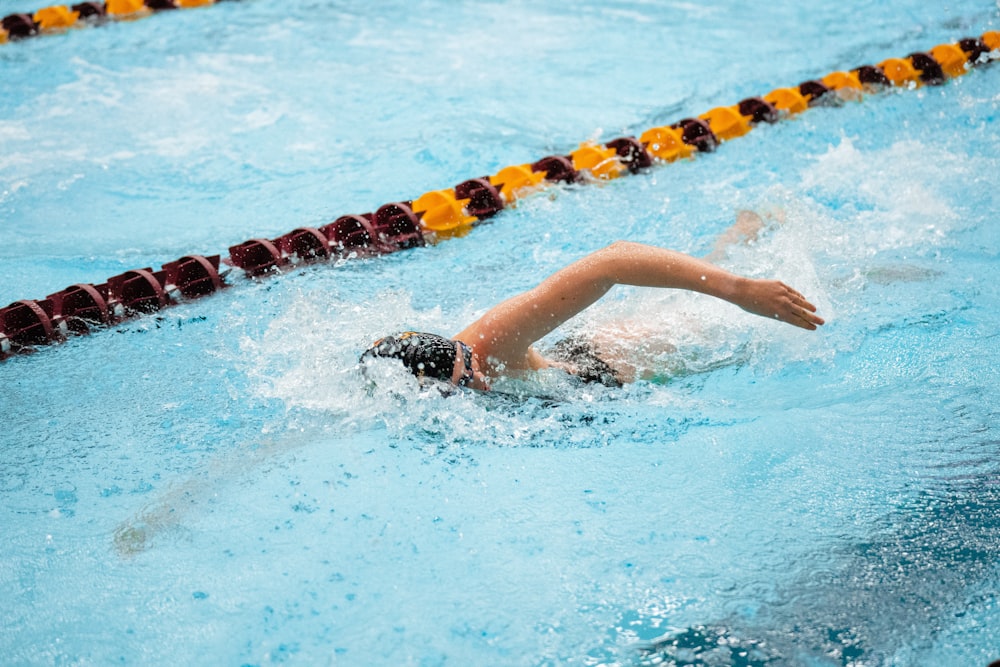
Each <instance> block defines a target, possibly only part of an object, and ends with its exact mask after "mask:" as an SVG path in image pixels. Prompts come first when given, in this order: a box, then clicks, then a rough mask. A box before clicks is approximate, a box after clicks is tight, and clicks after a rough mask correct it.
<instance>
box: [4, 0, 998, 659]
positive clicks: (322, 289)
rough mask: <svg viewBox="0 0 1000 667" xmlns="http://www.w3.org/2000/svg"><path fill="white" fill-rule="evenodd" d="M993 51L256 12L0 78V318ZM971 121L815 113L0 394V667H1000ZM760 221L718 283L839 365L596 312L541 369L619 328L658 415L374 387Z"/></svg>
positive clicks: (368, 11) (994, 203)
mask: <svg viewBox="0 0 1000 667" xmlns="http://www.w3.org/2000/svg"><path fill="white" fill-rule="evenodd" d="M290 5H291V6H290ZM36 8H37V3H29V2H22V1H21V0H8V1H7V2H5V4H4V11H5V12H13V11H20V10H23V11H30V10H33V9H36ZM998 26H1000V7H998V5H997V4H995V3H990V2H982V1H979V2H973V1H971V0H963V1H960V2H953V3H949V5H948V7H946V8H944V7H940V6H936V5H934V4H933V3H924V2H915V1H912V0H894V1H893V2H892V3H885V4H881V5H879V6H877V7H875V6H871V3H866V2H857V1H854V2H847V3H840V4H837V5H836V6H834V5H832V4H830V3H823V4H812V3H799V2H774V3H767V4H766V6H755V5H748V4H747V3H737V2H724V3H723V2H720V3H714V4H713V5H712V6H710V7H702V6H699V5H697V4H689V3H682V2H662V3H650V2H610V3H609V2H582V3H575V4H574V6H573V7H572V8H571V9H570V8H568V7H567V8H561V7H560V8H557V7H549V6H545V5H540V4H539V3H522V2H503V3H501V2H485V1H481V2H471V3H462V4H461V5H460V6H453V5H452V4H451V3H446V2H441V1H440V0H437V1H431V0H427V1H422V2H416V3H412V2H411V3H402V2H398V3H379V4H378V5H377V6H371V7H360V6H354V5H351V4H349V3H337V2H309V3H283V2H279V1H278V0H247V1H245V2H239V3H235V2H233V3H222V4H219V5H217V6H212V7H207V8H201V9H197V10H185V11H179V12H172V13H168V14H158V15H156V16H153V17H151V18H148V19H144V20H141V21H134V22H120V23H114V24H110V25H105V26H101V27H94V28H89V29H85V30H76V31H71V32H69V33H67V34H65V35H59V36H49V37H42V38H37V39H32V40H26V41H23V42H19V43H13V44H7V45H4V46H3V47H0V80H2V81H3V82H4V83H3V86H4V94H3V95H2V96H0V225H2V230H3V241H4V242H3V244H2V245H0V261H2V265H3V267H4V270H3V271H0V303H4V304H6V303H9V302H12V301H14V300H17V299H22V298H41V297H43V296H44V295H46V294H50V293H52V292H55V291H57V290H59V289H62V288H63V287H65V286H66V285H69V284H73V283H79V282H95V283H96V282H101V281H103V280H104V279H106V278H107V277H109V276H112V275H115V274H118V273H121V272H122V271H125V270H128V269H132V268H137V267H144V266H154V267H158V266H160V265H161V264H163V263H164V262H167V261H171V260H173V259H176V258H177V257H179V256H182V255H185V254H188V253H202V254H214V253H220V252H221V253H223V254H225V249H226V248H228V247H229V246H231V245H235V244H236V243H239V242H241V241H243V240H245V239H248V238H253V237H268V238H273V237H276V236H278V235H280V234H283V233H285V232H287V231H290V230H291V229H293V228H295V227H299V226H303V225H314V226H315V225H320V224H323V223H325V222H329V221H330V220H332V219H334V218H336V217H337V216H339V215H342V214H345V213H361V212H365V211H370V210H373V209H375V208H377V207H378V206H379V205H381V204H383V203H386V202H389V201H398V200H403V199H411V198H413V197H416V196H419V195H420V194H422V193H423V192H426V191H428V190H434V189H440V188H444V187H449V186H451V185H454V184H455V183H458V182H460V181H463V180H465V179H467V178H471V177H477V176H482V175H484V174H487V173H495V172H496V171H497V170H499V169H500V168H501V167H503V166H506V165H509V164H520V163H524V162H529V161H532V160H535V159H538V158H540V157H542V156H544V155H548V154H551V153H565V152H568V151H570V150H573V149H574V148H575V147H576V146H577V145H578V144H579V143H580V142H581V141H584V140H587V139H598V140H605V141H606V140H609V139H612V138H614V137H617V136H622V135H626V134H638V133H640V132H642V131H643V130H645V129H647V128H649V127H654V126H657V125H662V124H665V123H669V122H672V121H674V120H678V119H680V118H683V117H686V116H691V115H697V114H699V113H702V112H704V111H706V110H708V109H710V108H712V107H715V106H719V105H723V104H731V103H734V102H736V101H738V100H740V99H742V98H744V97H747V96H749V95H759V94H763V93H766V92H768V91H769V90H771V89H773V88H776V87H779V86H788V85H795V84H797V83H799V82H800V81H803V80H806V79H810V78H814V77H817V76H822V75H824V74H826V73H828V72H831V71H834V70H838V69H849V68H851V67H855V66H858V65H862V64H866V63H873V62H878V61H881V60H883V59H885V58H888V57H901V56H904V55H906V54H909V53H911V52H914V51H918V50H926V49H928V48H930V47H932V46H934V45H936V44H939V43H943V42H951V41H955V40H957V39H959V38H962V37H966V36H970V35H978V34H981V33H982V32H984V31H986V30H996V29H998ZM998 112H1000V66H997V65H995V64H994V65H992V66H989V67H982V68H978V69H976V70H975V71H973V72H971V73H969V74H968V75H966V76H964V77H960V78H958V79H955V80H952V81H950V82H948V83H947V84H946V85H944V86H940V87H923V88H920V89H919V90H894V91H887V92H885V93H881V94H878V95H874V96H868V97H866V98H865V99H864V100H863V101H861V102H855V103H847V104H843V105H840V106H835V107H828V108H815V109H811V110H809V111H808V112H807V113H805V114H802V115H800V116H797V117H795V118H793V119H789V120H787V121H784V122H781V123H779V124H776V125H773V126H767V127H760V128H758V129H756V130H754V131H753V132H751V133H750V134H748V135H746V136H744V137H742V138H740V139H737V140H734V141H732V142H731V143H726V144H724V145H723V146H722V147H720V149H719V150H718V152H716V153H714V154H711V155H704V156H701V157H699V158H698V159H696V160H693V161H688V162H681V163H674V164H671V165H665V166H662V167H657V168H654V169H652V170H650V171H649V172H648V173H642V174H639V175H635V176H630V177H627V178H621V179H617V180H614V181H611V182H608V183H605V184H601V185H577V186H561V187H557V188H550V189H548V190H546V191H544V192H541V193H538V194H536V195H533V196H531V197H529V198H526V199H524V200H522V201H521V202H520V203H519V204H518V206H517V207H516V208H512V209H508V210H506V211H504V212H502V213H501V214H500V215H498V216H497V217H496V218H494V219H493V220H492V221H491V223H490V224H486V225H482V226H479V227H477V228H476V229H474V230H473V231H472V232H471V233H470V234H468V235H467V236H464V237H462V238H456V239H452V240H448V241H446V242H441V243H438V244H435V245H431V246H428V247H426V248H422V249H417V250H412V251H407V252H402V253H397V254H393V255H387V256H384V257H379V258H374V259H368V260H357V261H348V262H344V263H342V264H339V265H333V264H320V265H313V266H309V267H305V268H299V269H297V270H293V271H289V272H287V273H284V274H282V275H279V276H275V277H272V278H267V279H262V280H250V279H245V278H240V277H238V276H235V275H233V276H232V278H233V279H232V282H233V283H234V286H233V287H232V288H231V289H227V290H224V291H223V292H221V293H219V294H216V295H214V296H211V297H208V298H205V299H200V300H194V301H190V302H186V303H184V304H182V305H179V306H176V307H173V308H170V309H168V310H165V311H162V312H161V313H159V314H157V315H153V316H148V317H145V318H140V319H136V320H130V321H128V322H126V323H123V324H122V325H120V326H117V327H114V328H112V329H108V330H105V331H101V332H97V333H95V334H92V335H90V336H85V337H79V338H74V339H71V340H70V341H68V342H67V343H65V344H61V345H57V346H51V347H48V348H45V349H42V350H39V351H38V352H37V353H35V354H31V355H21V356H17V357H12V358H10V359H8V360H6V361H4V362H2V363H0V415H2V416H0V419H2V428H0V517H2V518H0V525H2V526H3V534H4V539H3V541H2V544H3V546H0V590H2V591H3V593H2V594H0V595H2V598H0V600H2V602H3V604H2V606H0V655H3V656H4V660H3V661H4V662H5V663H8V664H108V663H125V664H271V663H279V662H287V663H289V664H344V665H480V664H482V665H485V664H490V665H563V664H576V665H647V664H649V665H653V664H661V665H662V664H679V665H686V664H704V665H728V664H733V665H785V664H788V665H817V666H819V665H929V664H935V665H986V664H987V663H988V662H990V661H991V660H994V659H997V658H1000V647H998V645H997V643H996V634H995V628H996V627H998V624H1000V602H998V599H997V593H996V591H997V589H998V584H1000V569H998V566H997V563H998V562H1000V559H998V557H1000V521H998V520H997V518H996V517H997V516H1000V473H998V471H1000V465H998V456H997V454H998V443H1000V435H998V427H997V414H998V401H997V398H996V387H997V386H998V385H1000V370H998V369H1000V336H998V331H1000V263H998V261H997V258H998V253H1000V230H998V227H997V225H996V218H997V211H1000V158H998V155H1000V132H998V128H1000V119H998ZM744 208H747V209H753V210H758V211H761V212H762V213H770V214H771V217H769V218H768V224H767V226H766V227H765V229H764V230H763V233H762V234H761V236H760V238H759V239H758V240H757V241H756V242H753V243H751V244H748V245H742V246H737V247H733V248H731V249H730V250H729V251H728V253H727V255H726V256H725V258H724V259H723V264H724V265H725V266H726V267H727V268H730V269H731V270H734V271H736V272H739V273H743V274H747V275H753V276H773V277H778V278H780V279H782V280H784V281H786V282H788V283H789V284H791V285H793V286H795V287H797V288H798V289H800V290H801V291H802V292H804V293H805V294H806V295H807V296H809V298H810V299H811V300H812V301H813V302H814V303H815V304H816V305H817V306H818V307H819V311H820V313H821V314H822V315H823V316H824V317H825V318H826V319H827V321H828V324H827V325H826V326H825V327H823V328H822V329H821V330H820V331H818V332H815V333H809V332H803V331H801V330H798V329H793V328H792V327H788V326H785V325H782V324H780V323H776V322H771V321H767V320H763V319H760V318H755V317H753V316H750V315H748V314H745V313H743V312H742V311H739V310H738V309H736V308H734V307H732V306H730V305H728V304H725V303H722V302H715V301H712V300H710V299H708V298H707V297H703V296H698V295H690V294H676V293H666V292H656V291H652V290H642V289H636V288H616V291H614V292H613V293H612V294H610V295H609V296H608V297H607V298H606V299H605V300H604V301H602V302H601V303H600V304H599V305H598V306H597V307H595V308H594V309H593V310H592V311H590V312H588V313H586V314H584V315H583V316H581V317H580V318H578V320H576V321H573V322H571V323H569V324H568V325H567V327H566V328H565V330H564V331H562V332H557V333H556V334H554V335H553V336H552V337H551V339H552V340H551V341H548V342H552V341H555V340H557V339H558V338H559V336H560V334H565V333H567V332H573V331H579V330H588V329H589V330H608V329H609V328H610V329H612V330H614V329H613V328H614V327H621V329H622V330H624V331H626V332H628V331H635V330H636V327H640V326H641V327H642V328H643V330H645V331H646V332H647V333H646V336H645V338H644V339H643V342H642V343H641V344H640V345H638V346H637V347H636V349H635V354H636V356H637V358H639V359H641V361H642V363H643V364H645V365H646V367H647V368H649V369H650V370H651V371H653V372H655V373H656V374H657V375H658V380H657V381H656V382H639V383H636V384H633V385H629V386H627V387H626V388H624V389H620V390H613V389H608V388H604V387H591V386H579V385H577V384H575V383H573V382H572V381H571V380H569V379H567V378H566V377H562V376H559V375H558V374H552V375H545V374H543V375H542V376H541V377H538V378H535V379H533V380H531V381H529V382H525V383H517V382H510V383H507V384H506V385H503V386H502V388H504V389H505V391H504V392H503V393H497V394H494V395H474V394H472V393H471V392H460V393H458V394H456V395H452V396H449V397H444V396H440V395H438V394H437V393H435V392H416V391H410V389H411V388H410V387H409V386H408V385H407V380H406V379H405V378H399V377H394V378H389V379H388V380H387V382H386V383H383V384H382V385H381V386H379V387H378V388H376V389H375V390H372V391H369V390H368V387H367V386H366V383H365V382H364V380H363V378H361V377H360V375H359V373H358V372H357V369H356V360H357V356H358V354H359V352H360V351H361V350H362V349H364V347H365V346H366V345H367V344H368V343H369V342H370V341H371V340H373V339H374V338H376V337H378V336H381V335H384V334H386V333H390V332H393V331H398V330H401V329H421V330H431V331H438V332H441V333H444V334H452V333H455V332H457V331H458V330H460V329H461V328H463V327H464V325H465V324H466V323H467V322H469V321H470V320H471V319H473V318H475V317H476V316H477V315H478V314H481V313H482V312H483V311H484V310H485V309H487V308H488V307H489V306H491V305H492V304H494V303H496V302H497V301H499V300H501V299H503V298H505V297H507V296H510V295H512V294H514V293H516V292H518V291H520V290H523V289H527V288H529V287H531V286H533V285H534V284H536V283H537V281H538V280H539V279H540V278H541V277H543V276H545V275H547V274H548V273H550V272H552V271H554V270H556V269H558V268H560V267H562V266H564V265H565V264H566V263H568V262H570V261H572V260H574V259H576V258H578V257H581V256H583V255H584V254H586V253H587V252H589V251H591V250H594V249H597V248H600V247H602V246H604V245H606V244H608V243H610V242H612V241H614V240H617V239H629V240H634V241H641V242H647V243H653V244H657V245H662V246H666V247H672V248H675V249H678V250H681V251H684V252H689V253H693V254H704V253H707V252H709V251H710V250H711V249H712V247H713V243H714V240H715V239H716V237H717V236H718V235H719V234H720V233H722V232H723V231H724V230H725V229H726V228H727V227H728V226H729V225H730V224H731V223H732V221H733V219H734V217H735V215H736V212H737V211H738V210H740V209H744ZM665 350H674V351H673V352H665Z"/></svg>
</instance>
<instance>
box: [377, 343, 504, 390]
mask: <svg viewBox="0 0 1000 667" xmlns="http://www.w3.org/2000/svg"><path fill="white" fill-rule="evenodd" d="M373 357H383V358H388V359H399V360H400V361H402V362H403V365H404V366H405V367H406V368H407V370H409V371H410V372H411V373H413V374H414V375H416V376H417V379H418V380H421V381H423V380H424V379H425V378H429V379H434V380H441V381H443V382H450V383H452V384H456V385H458V386H460V387H474V388H476V389H489V385H488V383H487V382H486V379H485V378H484V377H483V376H482V374H480V373H479V372H478V363H477V362H476V360H475V359H474V358H473V354H472V349H471V348H469V346H468V345H466V344H465V343H463V342H461V341H457V340H451V339H450V338H445V337H444V336H438V335H437V334H431V333H420V332H416V331H404V332H403V333H399V334H396V335H395V336H386V337H385V338H380V339H379V340H377V341H375V342H374V343H372V344H371V346H370V347H369V348H368V349H367V350H365V352H364V354H362V355H361V363H362V364H364V363H365V362H366V361H367V360H368V359H371V358H373Z"/></svg>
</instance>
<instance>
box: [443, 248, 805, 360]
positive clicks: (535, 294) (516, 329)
mask: <svg viewBox="0 0 1000 667" xmlns="http://www.w3.org/2000/svg"><path fill="white" fill-rule="evenodd" d="M614 285H637V286H642V287H669V288H676V289H686V290H692V291H695V292H702V293H704V294H709V295H711V296H714V297H717V298H720V299H724V300H726V301H729V302H730V303H733V304H735V305H737V306H739V307H740V308H743V309H744V310H746V311H748V312H751V313H754V314H756V315H761V316H764V317H773V318H776V319H779V320H781V321H782V322H787V323H789V324H793V325H795V326H798V327H802V328H803V329H815V328H816V326H817V325H820V324H823V320H822V319H821V318H819V317H817V316H816V315H815V314H814V313H815V311H816V308H815V307H814V306H813V305H812V304H810V303H809V302H808V301H806V299H805V297H803V296H802V295H801V294H799V293H798V292H797V291H795V290H793V289H792V288H790V287H788V286H787V285H784V284H783V283H780V282H778V281H776V280H754V279H751V278H743V277H740V276H737V275H735V274H732V273H729V272H728V271H725V270H723V269H720V268H719V267H717V266H715V265H713V264H710V263H708V262H705V261H702V260H699V259H695V258H694V257H690V256H688V255H685V254H683V253H679V252H675V251H672V250H666V249H663V248H657V247H654V246H648V245H643V244H640V243H631V242H625V241H619V242H617V243H613V244H612V245H610V246H608V247H607V248H604V249H602V250H598V251H597V252H594V253H592V254H590V255H588V256H586V257H584V258H582V259H580V260H578V261H576V262H573V263H572V264H570V265H569V266H567V267H565V268H564V269H561V270H559V271H557V272H556V273H554V274H552V275H551V276H549V277H548V278H546V279H545V280H544V281H543V282H542V283H541V284H540V285H538V286H537V287H535V288H534V289H531V290H529V291H527V292H525V293H523V294H520V295H518V296H515V297H512V298H510V299H508V300H506V301H504V302H503V303H501V304H499V305H497V306H495V307H494V308H492V309H491V310H490V311H488V312H487V313H486V314H485V315H483V317H481V318H480V319H479V320H477V321H476V322H474V323H473V324H472V325H471V326H469V327H468V328H466V329H465V330H464V331H462V332H461V333H459V334H458V335H457V336H455V338H457V339H458V340H461V341H463V342H465V343H467V344H469V345H472V346H473V347H474V348H476V349H477V351H478V352H479V353H480V354H482V355H485V356H487V357H490V358H492V359H494V360H496V361H497V362H499V363H504V364H507V365H508V367H510V368H526V367H530V366H531V363H530V357H529V351H530V347H531V344H532V343H534V342H535V341H537V340H538V339H540V338H542V337H543V336H545V335H546V334H548V333H549V332H551V331H552V330H553V329H555V328H556V327H558V326H559V325H561V324H562V323H564V322H566V321H567V320H569V319H570V318H571V317H573V316H574V315H576V314H577V313H579V312H581V311H583V310H584V309H586V308H587V307H588V306H590V305H591V304H593V303H594V302H595V301H597V300H598V299H600V298H601V297H602V296H604V295H605V294H606V293H607V292H608V290H610V289H611V288H612V287H613V286H614Z"/></svg>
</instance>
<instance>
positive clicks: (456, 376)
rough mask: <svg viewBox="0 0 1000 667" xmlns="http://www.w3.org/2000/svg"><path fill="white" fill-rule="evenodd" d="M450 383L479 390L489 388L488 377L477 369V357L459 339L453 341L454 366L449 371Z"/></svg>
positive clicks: (487, 389)
mask: <svg viewBox="0 0 1000 667" xmlns="http://www.w3.org/2000/svg"><path fill="white" fill-rule="evenodd" d="M451 383H452V384H455V385H458V386H459V387H471V388H472V389H478V390H480V391H489V390H490V382H489V379H488V378H487V377H486V376H485V375H483V373H482V371H481V370H480V369H479V359H478V358H476V355H474V354H473V353H472V349H471V348H470V347H469V346H468V345H466V344H465V343H463V342H461V341H455V368H454V370H452V372H451Z"/></svg>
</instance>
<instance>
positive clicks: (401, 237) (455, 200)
mask: <svg viewBox="0 0 1000 667" xmlns="http://www.w3.org/2000/svg"><path fill="white" fill-rule="evenodd" d="M122 1H123V2H124V1H126V0H122ZM129 1H131V0H129ZM146 1H147V2H150V1H151V0H146ZM167 1H168V2H173V3H174V4H177V3H179V2H180V1H181V0H167ZM191 1H194V0H191ZM201 4H208V2H203V3H201ZM5 20H6V19H5ZM998 59H1000V32H997V31H990V32H986V33H984V34H983V35H982V36H981V37H969V38H966V39H962V40H960V41H958V42H957V43H954V44H940V45H938V46H935V47H934V48H932V49H930V50H929V51H927V52H917V53H911V54H910V55H908V56H906V57H905V58H888V59H887V60H884V61H882V62H880V63H878V64H877V65H864V66H861V67H856V68H855V69H852V70H850V71H849V72H841V71H838V72H831V73H830V74H827V75H826V76H824V77H822V78H821V79H812V80H809V81H805V82H803V83H801V84H799V85H798V86H794V87H789V88H778V89H776V90H772V91H771V92H769V93H767V94H766V95H764V96H762V97H750V98H747V99H745V100H742V101H740V102H739V103H737V104H734V105H731V106H726V107H716V108H714V109H710V110H709V111H707V112H705V113H703V114H701V115H699V116H696V117H691V118H684V119H681V120H679V121H677V122H676V123H673V124H671V125H664V126H661V127H653V128H650V129H648V130H646V131H645V132H643V133H642V135H640V136H639V137H638V138H636V137H620V138H618V139H614V140H612V141H609V142H607V143H604V144H597V143H594V142H587V143H584V144H582V145H580V146H579V147H578V148H577V149H576V150H574V151H572V152H571V153H569V154H567V155H549V156H546V157H543V158H541V159H540V160H536V161H535V162H532V163H526V164H519V165H512V166H509V167H504V168H503V169H501V170H500V171H498V172H497V173H495V174H493V175H491V176H483V177H479V178H471V179H469V180H466V181H463V182H462V183H459V184H458V185H456V186H454V187H452V188H446V189H443V190H435V191H431V192H427V193H425V194H423V195H421V196H419V197H417V198H416V199H412V200H407V201H399V202H392V203H389V204H385V205H383V206H380V207H379V208H377V209H376V210H375V211H374V212H373V213H363V214H359V215H355V214H349V215H342V216H340V217H339V218H337V219H336V220H334V221H333V222H331V223H329V224H326V225H323V226H322V227H318V228H316V227H299V228H296V229H293V230H292V231H290V232H288V233H287V234H284V235H282V236H279V237H277V238H274V239H266V238H252V239H249V240H247V241H244V242H242V243H239V244H236V245H234V246H231V247H230V248H229V255H228V256H226V257H223V256H222V254H221V253H220V254H216V255H210V256H205V255H194V254H192V255H185V256H183V257H181V258H179V259H177V260H174V261H172V262H167V263H166V264H163V265H162V266H161V268H160V270H158V271H154V270H153V269H151V268H148V267H147V268H140V269H132V270H130V271H126V272H124V273H122V274H119V275H117V276H112V277H110V278H108V279H107V281H106V282H104V283H101V284H99V285H95V284H90V283H78V284H75V285H70V286H69V287H67V288H65V289H63V290H60V291H59V292H55V293H54V294H50V295H48V296H47V297H45V298H44V299H21V300H18V301H15V302H14V303H12V304H10V305H9V306H6V307H4V308H0V360H2V359H6V358H8V357H10V356H13V355H15V354H21V353H26V352H32V351H34V350H35V349H37V348H38V347H39V346H43V345H48V344H51V343H57V342H60V341H64V340H66V339H67V338H68V337H70V336H74V335H82V334H86V333H91V332H93V331H97V330H100V329H102V328H106V327H108V326H112V325H116V324H118V323H120V322H122V321H124V320H127V319H130V318H135V317H140V316H143V315H146V314H149V313H154V312H157V311H160V310H162V309H164V308H167V307H168V306H171V305H174V304H177V303H181V302H183V301H186V300H189V299H195V298H198V297H202V296H207V295H209V294H212V293H214V292H217V291H219V290H220V289H223V288H225V287H228V286H231V285H232V284H234V281H235V279H236V278H237V277H238V276H239V275H241V274H242V275H243V276H245V277H250V278H264V277H266V276H271V275H277V274H280V273H282V272H284V271H287V270H290V269H293V268H295V267H297V266H302V265H305V264H312V263H316V262H329V261H331V260H342V259H354V258H360V257H371V256H375V255H381V254H386V253H392V252H397V251H400V250H405V249H407V248H414V247H420V246H424V245H426V244H427V243H428V242H437V241H440V240H444V239H448V238H453V237H461V236H465V235H466V234H468V233H469V231H471V230H472V229H473V228H474V227H475V226H476V225H478V224H481V223H483V222H485V221H487V220H490V219H491V218H493V217H494V216H495V215H497V214H498V213H500V212H501V211H502V210H503V209H504V208H506V207H508V206H513V205H515V204H516V203H517V200H518V199H521V198H524V197H526V196H529V195H530V194H532V193H534V192H537V191H539V190H541V189H544V188H545V187H548V186H551V185H554V184H558V183H585V182H599V181H607V180H611V179H614V178H618V177H620V176H623V175H626V174H630V173H632V174H634V173H639V172H644V171H648V170H649V169H651V168H652V167H654V166H657V165H661V164H665V163H670V162H675V161H677V160H681V159H685V158H687V159H690V158H693V157H695V156H696V155H697V154H699V153H710V152H713V151H715V150H716V149H717V148H718V147H719V146H720V145H721V144H723V143H725V142H727V141H731V140H732V139H735V138H737V137H740V136H743V135H744V134H746V133H747V132H749V131H751V130H752V129H753V128H754V127H756V126H757V125H759V124H761V123H764V124H769V123H775V122H778V121H779V120H781V119H783V118H787V117H790V116H793V115H795V114H799V113H802V112H803V111H805V110H807V109H808V108H810V107H814V106H819V105H833V104H839V103H842V102H844V101H848V100H860V99H862V98H863V96H864V95H865V94H872V93H877V92H878V91H880V90H885V89H889V88H906V89H916V88H919V87H921V86H924V85H940V84H943V83H945V81H947V80H948V79H950V78H954V77H957V76H962V75H964V74H966V73H967V72H969V71H970V70H971V69H972V68H974V67H977V66H980V65H984V64H986V63H989V62H991V61H993V60H998Z"/></svg>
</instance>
